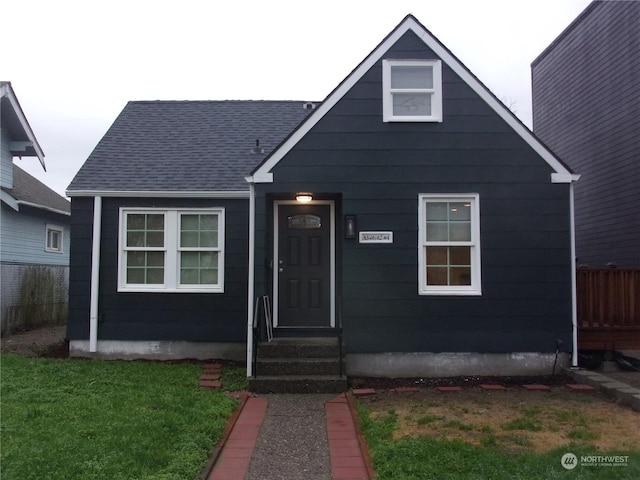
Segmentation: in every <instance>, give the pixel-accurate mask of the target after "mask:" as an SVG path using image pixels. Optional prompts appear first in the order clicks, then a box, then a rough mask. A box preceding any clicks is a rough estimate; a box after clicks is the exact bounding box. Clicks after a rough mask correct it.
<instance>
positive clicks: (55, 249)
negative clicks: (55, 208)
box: [44, 224, 64, 253]
mask: <svg viewBox="0 0 640 480" xmlns="http://www.w3.org/2000/svg"><path fill="white" fill-rule="evenodd" d="M46 228H47V238H46V243H45V246H44V250H45V252H51V253H63V240H64V237H63V232H64V229H63V228H62V227H59V226H57V225H50V224H47V227H46Z"/></svg>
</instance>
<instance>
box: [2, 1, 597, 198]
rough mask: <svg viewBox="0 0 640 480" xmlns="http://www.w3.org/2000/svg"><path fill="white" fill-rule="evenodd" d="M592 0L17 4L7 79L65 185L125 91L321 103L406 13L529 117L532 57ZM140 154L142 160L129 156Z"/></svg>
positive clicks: (12, 5) (29, 162)
mask: <svg viewBox="0 0 640 480" xmlns="http://www.w3.org/2000/svg"><path fill="white" fill-rule="evenodd" d="M589 3H590V0H535V1H534V0H531V1H530V0H419V1H417V0H391V1H378V0H367V1H359V0H322V1H315V2H310V1H301V0H298V1H285V0H272V1H265V0H225V1H218V0H206V1H205V0H180V1H176V0H173V1H165V0H150V1H146V0H108V1H97V0H96V1H89V0H55V1H52V0H20V1H18V0H15V1H6V2H4V3H3V6H2V39H3V49H2V50H3V54H2V59H1V60H0V80H7V81H10V82H11V83H12V86H13V88H14V91H15V92H16V95H17V97H18V100H19V101H20V104H21V106H22V108H23V110H24V112H25V114H26V116H27V119H28V120H29V123H30V124H31V127H32V129H33V131H34V132H35V134H36V137H37V138H38V141H39V142H40V145H41V146H42V148H43V150H44V152H45V162H46V165H47V172H46V173H45V172H44V171H43V170H42V168H41V167H40V165H39V163H38V162H37V160H35V159H29V158H24V159H22V160H16V162H17V164H18V165H19V166H21V167H22V168H23V169H25V170H27V171H28V172H29V173H31V174H32V175H34V176H35V177H36V178H38V179H40V180H41V181H43V182H44V183H45V184H47V185H48V186H50V187H51V188H53V189H54V190H56V191H57V192H58V193H60V194H64V191H65V190H66V188H67V186H68V185H69V183H70V182H71V179H72V178H73V176H74V175H75V174H76V172H77V171H78V169H79V168H80V166H81V165H82V163H83V162H84V160H85V159H86V158H87V156H88V155H89V154H90V153H91V151H92V150H93V148H94V147H95V146H96V144H97V143H98V141H99V140H100V139H101V138H102V136H103V135H104V133H105V132H106V131H107V129H108V128H109V126H110V125H111V123H112V122H113V121H114V120H115V118H116V116H117V115H118V114H119V113H120V111H121V110H122V108H123V107H124V106H125V104H126V102H127V101H128V100H230V99H242V100H245V99H252V100H322V99H324V98H325V97H326V95H327V94H329V93H330V92H331V90H333V88H334V87H335V86H336V85H337V84H338V83H339V82H340V81H341V80H342V79H343V78H344V77H346V76H347V75H348V74H349V73H350V72H351V70H353V68H355V67H356V65H357V64H358V63H359V62H360V61H361V60H362V59H363V58H364V57H365V56H366V55H367V54H369V53H370V52H371V50H373V49H374V48H375V47H376V46H377V45H378V43H379V42H380V41H381V40H382V39H383V38H384V37H385V36H386V35H387V34H388V33H389V32H390V31H391V30H392V29H393V28H394V27H395V26H396V25H397V24H398V23H400V21H401V20H402V19H403V18H404V17H405V16H406V15H407V14H408V13H411V14H413V15H414V16H416V18H417V19H418V20H419V21H420V22H421V23H422V24H423V25H424V26H425V27H426V28H428V29H429V30H430V31H431V32H432V33H433V34H434V35H435V36H436V37H438V39H439V40H440V41H441V42H443V43H444V44H445V45H446V46H447V47H448V48H449V49H450V50H451V51H452V52H453V53H454V55H456V56H457V57H458V58H459V59H460V60H461V61H462V62H463V63H464V64H465V65H466V66H467V67H468V68H469V69H470V70H471V71H472V72H473V73H474V74H475V75H476V76H478V78H480V80H481V81H482V82H483V83H484V84H485V85H487V86H488V87H489V88H490V89H491V90H492V91H493V92H494V93H495V94H496V95H497V96H498V97H499V98H500V99H502V100H503V101H505V103H507V105H508V106H509V107H511V108H512V110H514V111H515V113H516V115H518V117H520V119H521V120H522V121H523V122H524V123H525V124H527V125H528V126H529V127H530V126H531V74H530V64H531V62H532V61H533V60H534V59H535V58H536V57H537V56H538V55H539V54H540V53H541V52H542V51H543V50H544V49H545V48H546V46H547V45H549V43H551V42H552V41H553V40H554V39H555V38H556V37H557V36H558V35H559V34H560V33H561V32H562V31H563V30H564V28H565V27H567V26H568V25H569V24H570V23H571V21H572V20H573V19H574V18H575V17H576V16H577V15H578V14H579V13H580V12H581V11H582V10H584V8H585V7H586V6H587V5H588V4H589ZM131 161H135V159H133V158H132V159H131Z"/></svg>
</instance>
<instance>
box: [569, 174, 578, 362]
mask: <svg viewBox="0 0 640 480" xmlns="http://www.w3.org/2000/svg"><path fill="white" fill-rule="evenodd" d="M573 187H574V182H573V181H572V182H571V183H569V218H570V221H571V325H572V328H573V331H572V343H573V352H572V355H571V368H578V292H577V286H576V216H575V206H574V198H573Z"/></svg>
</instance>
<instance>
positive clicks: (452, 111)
mask: <svg viewBox="0 0 640 480" xmlns="http://www.w3.org/2000/svg"><path fill="white" fill-rule="evenodd" d="M576 179H577V176H576V175H574V174H573V173H572V171H571V170H570V169H569V168H568V167H567V166H566V165H565V164H564V163H563V162H562V161H560V160H559V159H558V158H557V157H556V156H555V155H554V154H553V153H552V152H551V151H550V150H549V149H548V148H547V147H546V146H545V145H543V144H542V143H541V142H540V141H539V140H538V139H537V138H536V137H535V136H534V135H533V134H532V132H531V131H529V130H528V129H527V128H526V127H525V126H524V125H523V124H522V123H521V122H520V121H519V120H518V119H517V118H516V117H515V116H514V115H513V114H512V113H511V112H510V111H509V109H508V108H506V107H505V106H504V105H503V104H502V103H501V102H500V101H499V100H498V99H497V98H496V97H495V96H494V95H493V94H492V93H491V92H490V91H489V90H488V89H487V88H486V87H485V86H484V85H483V84H482V83H481V82H480V81H479V80H478V79H477V78H476V77H475V76H474V75H473V74H472V73H471V72H470V71H469V70H468V69H467V68H466V67H465V66H464V65H463V64H462V63H460V61H459V60H458V59H457V58H456V57H455V56H454V55H453V54H452V53H451V52H450V51H449V50H448V49H447V48H446V47H445V46H444V45H442V44H441V43H440V42H439V41H438V40H437V39H436V38H435V37H434V36H433V35H432V34H431V33H430V32H429V31H428V30H427V29H426V28H425V27H424V26H422V25H421V24H420V23H419V22H418V21H417V20H416V19H415V18H414V17H412V16H408V17H406V18H405V19H404V20H403V21H402V22H401V23H400V24H399V25H398V26H397V27H396V28H395V29H394V30H393V31H392V32H391V33H390V34H389V35H388V36H387V37H386V38H385V39H384V40H383V41H382V43H380V44H379V45H378V46H377V47H376V48H375V49H374V50H373V52H372V53H371V54H370V55H368V56H367V57H366V58H365V59H364V60H363V61H362V62H361V63H360V64H359V65H358V66H357V67H356V68H355V70H353V72H352V73H351V74H350V75H349V76H348V77H347V78H345V79H344V80H343V81H342V82H341V83H340V84H339V85H338V86H337V87H336V88H335V89H334V90H333V91H332V92H331V93H330V94H329V96H328V97H327V98H326V99H325V100H324V101H323V102H321V103H318V104H312V103H308V102H307V103H303V102H257V101H236V102H224V101H221V102H215V101H212V102H166V101H156V102H130V103H129V104H127V106H126V107H125V108H124V110H123V111H122V112H121V114H120V115H119V116H118V118H117V119H116V120H115V122H114V124H113V125H112V126H111V128H110V129H109V131H108V132H107V133H106V134H105V136H104V137H103V139H102V140H101V141H100V143H99V144H98V145H97V146H96V148H95V150H94V151H93V153H92V154H91V155H90V156H89V158H88V159H87V161H86V163H85V164H84V165H83V167H82V168H81V169H80V171H79V172H78V174H77V176H76V177H75V179H74V180H73V181H72V183H71V185H70V186H69V189H68V194H69V196H71V197H72V202H71V203H72V212H73V215H72V229H71V232H72V233H71V234H72V252H71V282H70V318H69V327H68V337H69V340H70V351H71V354H72V355H78V356H92V355H99V356H107V357H112V358H113V357H125V358H132V357H146V358H171V357H174V358H175V357H187V358H215V357H218V358H225V357H233V358H247V360H249V362H248V373H249V374H250V375H251V374H253V373H255V371H254V366H253V365H252V363H251V360H252V359H253V353H254V351H255V348H257V347H259V349H258V357H260V356H261V355H263V356H266V355H267V354H268V352H269V345H267V344H266V343H264V342H260V344H259V345H258V344H257V343H256V339H255V338H254V336H253V333H254V332H253V319H254V315H255V312H256V311H259V312H263V311H264V307H265V304H264V303H263V300H264V299H265V298H267V299H268V300H270V301H269V303H268V304H267V306H269V305H270V306H271V308H267V311H268V312H269V313H270V314H271V316H272V320H273V329H274V335H275V337H276V340H275V341H274V342H272V344H274V343H275V344H276V345H279V344H283V346H285V347H292V346H295V345H303V347H302V348H299V349H295V348H288V350H289V353H292V352H293V353H294V354H296V355H307V356H310V357H314V356H319V354H320V351H319V350H317V349H316V348H315V347H314V345H316V346H317V343H321V342H323V341H325V340H327V338H331V337H333V338H340V340H341V342H339V343H338V344H342V343H343V347H344V350H343V352H344V353H345V354H346V355H345V361H346V372H347V374H348V375H356V376H395V377H402V376H404V377H406V376H420V377H424V376H447V375H463V374H466V375H492V374H502V375H517V374H541V373H551V371H552V368H553V366H554V361H555V359H556V351H557V350H558V351H559V352H560V356H559V358H558V364H557V366H558V367H560V366H561V365H567V364H569V363H570V355H569V354H570V353H571V352H574V353H575V348H574V345H575V305H574V302H573V298H574V296H575V283H574V275H573V271H574V263H573V250H572V220H573V219H572V203H571V198H572V189H573V182H574V181H575V180H576ZM256 298H259V299H261V301H260V303H259V304H256ZM310 337H321V338H322V340H318V339H317V338H315V341H314V338H310ZM285 350H286V349H283V350H282V351H280V353H279V354H278V355H284V354H285ZM272 353H273V351H271V353H270V354H272ZM245 355H246V357H245ZM575 360H576V357H575V356H574V357H573V362H574V364H575ZM260 362H262V363H260ZM258 363H260V365H261V366H260V368H259V369H258V370H259V371H262V372H266V371H267V370H269V371H270V372H272V373H273V371H274V370H278V369H281V370H282V373H284V372H285V371H286V370H289V369H290V367H292V363H291V362H288V361H271V360H269V359H266V358H264V357H263V358H262V359H261V358H258ZM324 365H325V362H323V361H317V362H315V363H313V364H312V365H311V366H309V365H307V366H306V367H305V368H307V369H306V370H304V373H300V372H301V371H302V370H300V371H298V373H300V375H301V376H304V377H308V376H309V375H311V374H312V373H314V372H313V371H312V369H313V368H316V367H317V371H315V373H319V372H321V371H323V366H324ZM297 368H298V366H296V369H297ZM309 368H311V371H310V370H309ZM332 368H333V367H332ZM276 373H277V372H276ZM289 373H291V370H289ZM325 373H326V372H325ZM334 373H336V372H334ZM265 389H268V388H267V387H265Z"/></svg>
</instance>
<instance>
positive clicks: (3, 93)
mask: <svg viewBox="0 0 640 480" xmlns="http://www.w3.org/2000/svg"><path fill="white" fill-rule="evenodd" d="M0 97H7V98H8V99H9V103H10V104H11V108H12V109H13V111H14V113H15V114H16V116H17V117H18V120H19V121H20V126H21V127H22V129H23V130H24V132H25V134H26V135H27V138H29V141H28V142H20V143H22V144H18V142H12V143H15V145H14V148H17V149H18V150H20V151H26V150H25V149H26V147H33V149H34V150H35V152H36V156H37V157H38V160H39V161H40V165H42V168H43V169H44V170H45V171H46V170H47V167H46V166H45V164H44V152H43V151H42V148H41V147H40V144H39V143H38V140H37V139H36V135H35V133H33V130H31V126H30V125H29V122H28V121H27V117H26V116H25V114H24V112H23V111H22V107H21V106H20V102H18V97H16V94H15V92H14V91H13V87H12V86H11V83H9V82H7V83H4V84H2V86H0ZM24 156H27V155H24Z"/></svg>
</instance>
